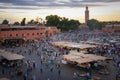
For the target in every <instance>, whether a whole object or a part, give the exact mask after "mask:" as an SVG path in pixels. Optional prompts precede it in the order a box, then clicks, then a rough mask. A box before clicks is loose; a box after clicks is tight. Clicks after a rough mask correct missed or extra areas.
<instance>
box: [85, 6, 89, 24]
mask: <svg viewBox="0 0 120 80" xmlns="http://www.w3.org/2000/svg"><path fill="white" fill-rule="evenodd" d="M88 20H89V10H88V6H86V10H85V23H87V21H88Z"/></svg>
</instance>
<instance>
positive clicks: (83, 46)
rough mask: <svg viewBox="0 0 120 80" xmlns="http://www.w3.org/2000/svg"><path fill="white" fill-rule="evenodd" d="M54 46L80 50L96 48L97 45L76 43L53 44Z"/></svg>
mask: <svg viewBox="0 0 120 80" xmlns="http://www.w3.org/2000/svg"><path fill="white" fill-rule="evenodd" d="M52 44H53V45H55V46H59V47H69V48H79V49H86V48H95V47H96V46H95V45H90V44H84V43H74V42H52Z"/></svg>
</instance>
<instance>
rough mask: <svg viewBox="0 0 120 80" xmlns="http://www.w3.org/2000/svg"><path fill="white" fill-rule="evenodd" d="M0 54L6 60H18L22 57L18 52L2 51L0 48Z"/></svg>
mask: <svg viewBox="0 0 120 80" xmlns="http://www.w3.org/2000/svg"><path fill="white" fill-rule="evenodd" d="M0 56H2V57H4V58H5V59H7V60H20V59H23V58H24V56H22V55H18V54H15V53H11V52H8V51H4V50H1V49H0Z"/></svg>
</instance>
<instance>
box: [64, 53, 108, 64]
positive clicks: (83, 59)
mask: <svg viewBox="0 0 120 80" xmlns="http://www.w3.org/2000/svg"><path fill="white" fill-rule="evenodd" d="M63 59H66V60H67V61H71V62H77V63H78V64H82V63H87V62H93V61H99V60H106V59H107V58H106V57H103V56H98V55H94V54H84V53H78V52H74V51H72V52H70V54H68V55H63Z"/></svg>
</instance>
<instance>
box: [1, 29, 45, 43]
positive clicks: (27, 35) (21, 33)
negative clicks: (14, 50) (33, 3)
mask: <svg viewBox="0 0 120 80" xmlns="http://www.w3.org/2000/svg"><path fill="white" fill-rule="evenodd" d="M45 32H46V30H45V29H44V30H15V31H0V37H2V38H9V37H14V38H15V37H20V38H24V40H25V41H27V40H29V39H42V38H45ZM11 34H12V36H10V35H11ZM16 34H18V36H16ZM33 34H34V35H33Z"/></svg>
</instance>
